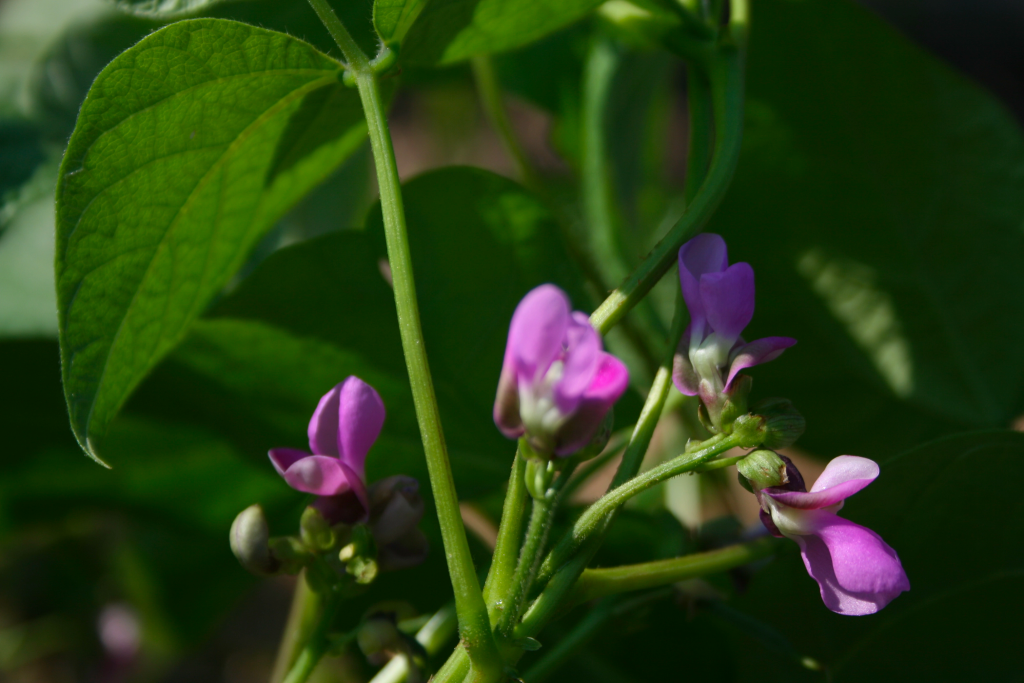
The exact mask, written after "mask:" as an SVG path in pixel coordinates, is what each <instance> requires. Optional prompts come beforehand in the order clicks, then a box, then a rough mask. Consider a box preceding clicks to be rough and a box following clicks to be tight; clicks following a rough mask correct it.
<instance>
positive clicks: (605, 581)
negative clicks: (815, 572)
mask: <svg viewBox="0 0 1024 683" xmlns="http://www.w3.org/2000/svg"><path fill="white" fill-rule="evenodd" d="M777 548H778V545H777V543H776V540H775V539H774V538H772V537H770V536H767V537H764V538H759V539H757V540H756V541H751V542H749V543H741V544H737V545H731V546H728V547H726V548H721V549H719V550H711V551H709V552H706V553H696V554H694V555H687V556H685V557H676V558H673V559H671V560H659V561H656V562H645V563H643V564H630V565H625V566H622V567H610V568H607V569H587V570H586V571H584V572H583V574H581V575H580V578H579V579H578V580H577V581H576V586H575V588H573V591H572V593H571V594H570V596H569V599H568V601H567V603H568V605H578V604H580V603H584V602H588V601H590V600H594V599H596V598H603V597H605V596H608V595H615V594H618V593H625V592H628V591H638V590H644V589H647V588H657V587H658V586H665V585H668V584H672V583H676V582H678V581H684V580H686V579H695V578H698V577H701V576H707V575H709V574H717V573H720V572H724V571H727V570H729V569H735V568H736V567H740V566H742V565H745V564H748V563H750V562H754V561H755V560H760V559H762V558H765V557H768V556H769V555H771V554H773V553H774V552H775V551H776V549H777Z"/></svg>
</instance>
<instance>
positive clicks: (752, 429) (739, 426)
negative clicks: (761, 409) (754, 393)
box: [732, 413, 766, 448]
mask: <svg viewBox="0 0 1024 683" xmlns="http://www.w3.org/2000/svg"><path fill="white" fill-rule="evenodd" d="M765 422H766V420H765V419H764V418H763V417H761V416H760V415H751V414H749V413H748V414H746V415H740V416H739V417H738V418H736V420H735V421H734V422H733V424H732V432H733V434H735V435H736V436H737V437H739V440H740V442H739V444H738V445H739V447H740V448H756V447H757V446H760V445H761V444H762V443H764V438H765V431H766V430H765Z"/></svg>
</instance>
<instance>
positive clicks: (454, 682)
mask: <svg viewBox="0 0 1024 683" xmlns="http://www.w3.org/2000/svg"><path fill="white" fill-rule="evenodd" d="M467 675H469V654H468V653H467V652H466V648H465V647H463V646H462V643H459V644H458V645H457V646H456V648H455V651H454V652H452V654H451V656H450V657H448V661H446V662H445V663H444V666H442V667H441V668H440V669H438V671H437V673H436V674H434V677H433V678H431V679H430V683H462V681H464V680H465V679H466V676H467Z"/></svg>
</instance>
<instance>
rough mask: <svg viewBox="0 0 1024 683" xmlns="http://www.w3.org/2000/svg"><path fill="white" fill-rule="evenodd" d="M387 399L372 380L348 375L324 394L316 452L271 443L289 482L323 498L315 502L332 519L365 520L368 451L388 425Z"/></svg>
mask: <svg viewBox="0 0 1024 683" xmlns="http://www.w3.org/2000/svg"><path fill="white" fill-rule="evenodd" d="M384 415H385V412H384V402H383V401H382V400H381V398H380V395H379V394H378V393H377V392H376V391H375V390H374V388H373V387H371V386H370V385H369V384H367V383H366V382H364V381H363V380H361V379H359V378H358V377H355V376H351V377H348V378H347V379H346V380H345V381H344V382H342V383H341V384H338V385H337V386H336V387H334V388H333V389H331V390H330V391H329V392H327V393H326V394H324V396H323V398H321V399H320V403H319V404H318V405H317V407H316V410H315V411H314V412H313V417H312V418H311V419H310V421H309V430H308V431H309V449H310V451H312V453H313V454H312V455H311V454H309V453H305V452H303V451H300V450H297V449H294V448H274V449H271V451H270V453H269V455H270V462H271V463H273V465H274V469H276V470H277V473H278V474H280V475H281V476H282V477H284V480H285V481H286V482H288V485H289V486H291V487H292V488H293V489H296V490H297V491H303V492H305V493H312V494H315V495H317V496H320V498H319V499H318V500H317V501H316V502H315V503H314V504H313V505H314V507H316V508H317V509H318V510H319V511H320V513H321V514H322V515H323V516H324V518H325V519H326V520H327V521H328V522H329V523H330V524H331V525H334V524H339V523H345V524H353V523H355V522H360V521H364V520H365V519H366V517H367V515H368V514H369V510H370V503H369V499H368V497H367V492H366V472H365V462H366V454H367V453H368V452H369V450H370V448H371V447H372V446H373V444H374V442H375V441H376V440H377V437H378V436H379V435H380V430H381V427H382V426H383V425H384Z"/></svg>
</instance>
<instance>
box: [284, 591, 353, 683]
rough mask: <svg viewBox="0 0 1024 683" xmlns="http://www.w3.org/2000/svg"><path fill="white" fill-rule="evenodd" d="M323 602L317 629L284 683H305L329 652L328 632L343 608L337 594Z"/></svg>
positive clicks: (324, 599)
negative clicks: (339, 610)
mask: <svg viewBox="0 0 1024 683" xmlns="http://www.w3.org/2000/svg"><path fill="white" fill-rule="evenodd" d="M322 600H323V611H322V612H321V614H320V618H319V620H318V623H317V626H316V628H315V629H314V630H313V632H312V633H311V634H310V636H309V639H308V640H307V641H306V644H305V646H304V647H303V648H302V650H301V651H300V652H299V656H298V657H297V658H296V659H295V663H294V664H293V665H292V667H291V670H290V671H289V672H288V675H287V676H286V677H285V679H284V683H305V681H306V679H308V678H309V676H310V675H311V674H312V673H313V670H314V669H316V665H317V664H319V663H320V659H321V658H322V657H323V656H324V653H325V652H327V648H328V642H329V641H328V638H327V631H328V629H330V627H331V622H333V621H334V616H335V615H336V614H337V613H338V608H339V607H340V606H341V596H339V595H337V594H335V595H330V596H327V597H326V598H322Z"/></svg>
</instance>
